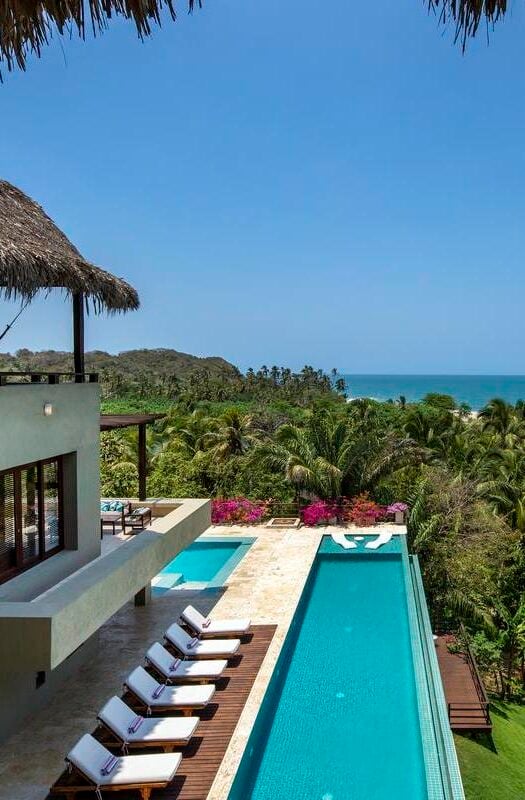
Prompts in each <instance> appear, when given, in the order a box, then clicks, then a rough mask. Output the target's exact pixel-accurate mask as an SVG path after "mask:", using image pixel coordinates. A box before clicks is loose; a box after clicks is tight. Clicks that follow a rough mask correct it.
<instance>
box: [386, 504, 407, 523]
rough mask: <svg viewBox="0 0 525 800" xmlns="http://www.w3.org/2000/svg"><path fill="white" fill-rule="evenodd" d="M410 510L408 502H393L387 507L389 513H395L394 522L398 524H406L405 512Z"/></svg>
mask: <svg viewBox="0 0 525 800" xmlns="http://www.w3.org/2000/svg"><path fill="white" fill-rule="evenodd" d="M407 511H408V506H407V504H406V503H392V504H391V505H389V506H388V508H387V514H393V515H394V522H395V524H396V525H404V524H405V514H406V512H407Z"/></svg>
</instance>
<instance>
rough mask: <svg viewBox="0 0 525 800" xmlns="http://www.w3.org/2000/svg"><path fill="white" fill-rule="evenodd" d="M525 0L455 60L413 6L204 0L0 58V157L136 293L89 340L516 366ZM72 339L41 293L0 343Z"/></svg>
mask: <svg viewBox="0 0 525 800" xmlns="http://www.w3.org/2000/svg"><path fill="white" fill-rule="evenodd" d="M358 6H361V7H360V8H359V7H358ZM523 9H524V6H523V4H522V3H516V4H515V7H514V8H513V13H512V16H511V17H509V18H508V19H507V20H506V21H505V22H504V23H503V24H500V25H498V27H497V29H496V31H495V32H494V33H493V34H492V36H491V39H490V44H489V46H487V43H486V40H485V37H484V36H483V35H480V37H479V40H478V41H476V42H475V43H474V44H471V45H469V49H468V52H467V54H466V55H465V56H463V55H462V54H461V51H460V49H459V48H458V47H457V46H456V47H454V46H453V44H452V32H451V31H448V32H443V31H442V30H440V29H439V28H438V26H437V22H436V20H435V18H433V17H429V16H428V15H427V13H426V9H425V3H423V2H414V0H397V2H395V3H392V2H391V0H377V2H374V3H362V4H357V3H348V2H347V1H346V0H336V2H333V3H330V4H328V5H326V4H325V5H324V6H323V5H322V4H319V3H318V2H316V3H314V2H313V1H312V0H301V2H299V0H292V2H287V3H283V2H282V0H268V2H265V3H260V2H255V0H243V2H240V0H205V7H204V8H203V10H202V11H197V12H195V13H194V14H193V15H192V16H191V17H190V16H188V15H186V14H185V13H184V6H183V5H182V4H179V10H180V16H179V18H178V20H177V22H176V23H175V24H173V23H171V22H170V21H169V20H168V19H166V21H165V23H164V25H163V27H162V29H160V30H156V31H155V32H154V35H153V37H152V38H151V39H150V40H148V41H147V42H146V43H144V44H141V43H140V42H139V41H138V40H137V39H136V34H135V31H134V28H133V25H132V24H130V23H124V22H117V23H112V24H111V26H110V29H109V31H107V32H106V33H105V34H104V35H103V36H101V37H99V38H97V39H96V40H93V39H92V38H90V39H89V40H88V41H87V42H85V43H81V42H78V41H69V40H62V41H60V40H59V39H58V38H56V39H55V40H54V42H53V43H52V44H51V46H50V47H49V48H48V49H47V50H46V51H45V54H44V57H43V58H42V59H41V60H40V61H37V60H31V63H30V65H29V69H28V71H27V73H25V74H20V73H19V74H11V75H7V76H6V80H5V83H4V85H3V86H0V119H1V121H2V122H1V125H0V175H2V176H3V177H4V178H5V179H7V180H10V181H12V182H13V183H15V184H17V185H18V186H20V187H21V188H22V189H23V190H24V191H26V192H27V193H28V194H30V195H31V196H33V197H34V198H35V199H37V200H38V201H39V202H40V203H41V204H42V205H43V206H44V208H45V209H46V210H47V212H48V213H49V214H50V215H51V216H52V217H53V218H54V219H55V220H56V221H57V223H58V224H59V225H60V227H62V229H63V230H65V232H66V233H67V234H68V236H69V237H70V238H71V239H72V241H73V242H74V243H75V244H76V245H77V246H78V247H79V249H80V250H81V251H82V252H83V254H84V255H85V256H86V257H87V258H89V259H90V260H91V261H93V262H94V263H96V264H99V265H100V266H103V267H105V268H107V269H109V270H111V271H113V272H115V273H116V274H117V275H121V276H122V277H124V278H126V279H127V280H129V281H130V282H131V283H132V284H133V285H134V286H136V287H137V289H138V290H139V293H140V295H141V299H142V309H141V311H139V312H138V313H135V314H129V315H127V316H125V317H120V318H119V317H117V318H113V319H108V318H106V317H101V318H90V319H89V321H88V324H87V341H86V344H87V347H88V348H90V349H93V348H97V349H106V350H110V351H112V352H118V351H119V350H124V349H131V348H135V347H173V348H175V349H177V350H182V351H184V352H189V353H195V354H199V355H222V356H224V357H226V358H228V359H230V360H232V361H234V362H235V363H237V364H239V365H240V366H241V367H243V368H245V367H247V366H250V365H253V366H259V365H260V364H262V363H267V364H272V363H278V364H286V365H289V366H291V367H300V366H302V365H303V364H304V363H305V362H306V363H310V364H314V365H315V366H320V367H324V368H327V369H329V368H331V367H332V366H337V367H338V368H339V369H340V370H341V371H348V372H356V373H364V372H370V373H425V374H428V373H523V372H525V368H524V363H523V353H524V352H525V326H524V324H523V296H524V290H525V268H524V266H525V265H524V254H525V224H524V220H525V191H524V186H525V147H524V141H525V136H524V134H525V102H524V96H525V72H524V70H523V43H524V41H525V14H524V10H523ZM16 309H17V306H16V305H14V304H12V303H11V304H7V303H3V302H0V325H1V324H3V323H5V322H7V321H8V319H9V318H10V317H11V316H12V315H14V313H15V312H16ZM70 343H71V336H70V317H69V306H68V304H67V303H65V302H64V300H63V298H61V297H60V295H56V296H55V297H54V298H53V299H47V300H46V301H45V302H44V301H40V302H35V303H34V304H33V306H32V307H30V308H29V309H28V310H27V311H26V312H25V313H24V315H23V317H22V318H21V319H20V321H19V323H18V324H17V326H16V329H14V330H13V332H12V333H11V334H10V335H9V336H8V337H6V339H4V340H3V342H1V344H0V348H1V349H2V350H10V351H14V350H16V349H17V348H19V347H24V346H27V347H30V348H34V349H44V348H45V349H47V348H56V349H68V348H69V346H70Z"/></svg>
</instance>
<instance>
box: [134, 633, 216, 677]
mask: <svg viewBox="0 0 525 800" xmlns="http://www.w3.org/2000/svg"><path fill="white" fill-rule="evenodd" d="M146 658H147V660H148V661H149V662H150V664H153V666H154V667H155V668H156V669H158V670H159V672H160V673H162V675H164V676H165V677H166V678H168V680H173V679H174V678H187V679H188V680H204V679H205V678H219V677H220V676H221V675H222V673H223V672H224V670H225V669H226V667H227V666H228V662H227V661H225V660H224V659H211V660H203V661H180V663H179V665H178V667H177V668H176V669H174V670H173V669H170V667H171V665H172V664H173V662H174V660H175V659H174V657H173V656H172V654H171V653H168V651H167V650H166V648H165V647H163V646H162V645H161V644H159V642H155V644H152V645H151V647H150V649H149V650H148V652H147V653H146Z"/></svg>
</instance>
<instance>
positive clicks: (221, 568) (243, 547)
mask: <svg viewBox="0 0 525 800" xmlns="http://www.w3.org/2000/svg"><path fill="white" fill-rule="evenodd" d="M254 541H255V539H254V538H252V537H247V536H243V537H236V538H235V539H232V538H227V537H211V536H208V537H204V536H200V537H199V538H198V539H196V540H195V541H194V542H192V544H191V545H190V546H189V547H187V548H186V549H185V550H183V551H182V552H181V553H179V554H178V555H177V556H176V557H175V558H174V559H173V561H170V562H169V564H166V566H165V567H164V569H163V570H162V571H161V572H160V573H159V575H157V577H156V578H154V579H153V581H152V583H153V586H154V589H155V590H157V591H162V590H164V591H166V590H168V589H172V588H176V587H179V588H181V587H182V585H187V584H192V585H193V586H195V585H199V586H200V585H202V586H206V587H212V586H222V584H223V583H224V581H225V580H226V578H227V577H228V575H229V574H230V573H231V572H232V570H233V569H234V568H235V567H236V566H237V564H238V563H239V561H240V560H241V559H242V558H243V556H244V555H245V553H246V552H247V551H248V549H249V548H250V546H251V545H252V543H253V542H254Z"/></svg>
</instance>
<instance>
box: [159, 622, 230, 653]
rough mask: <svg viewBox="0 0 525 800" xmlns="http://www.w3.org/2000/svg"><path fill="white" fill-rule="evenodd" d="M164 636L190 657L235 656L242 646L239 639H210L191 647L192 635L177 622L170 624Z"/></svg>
mask: <svg viewBox="0 0 525 800" xmlns="http://www.w3.org/2000/svg"><path fill="white" fill-rule="evenodd" d="M164 636H165V637H166V639H169V641H170V642H171V643H172V644H174V645H175V647H176V648H177V649H178V650H180V651H181V653H184V655H186V656H189V657H190V658H191V657H192V656H233V655H234V654H235V653H236V652H237V650H238V649H239V647H240V646H241V642H240V640H239V639H210V640H208V641H206V642H197V643H196V644H195V646H194V647H189V646H188V645H189V643H190V642H191V640H192V637H191V636H188V634H187V633H186V631H183V630H182V628H181V627H180V625H177V623H176V622H174V623H173V625H170V627H169V628H168V630H167V631H166V633H165V634H164Z"/></svg>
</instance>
